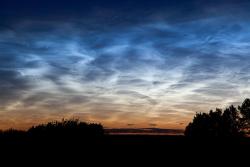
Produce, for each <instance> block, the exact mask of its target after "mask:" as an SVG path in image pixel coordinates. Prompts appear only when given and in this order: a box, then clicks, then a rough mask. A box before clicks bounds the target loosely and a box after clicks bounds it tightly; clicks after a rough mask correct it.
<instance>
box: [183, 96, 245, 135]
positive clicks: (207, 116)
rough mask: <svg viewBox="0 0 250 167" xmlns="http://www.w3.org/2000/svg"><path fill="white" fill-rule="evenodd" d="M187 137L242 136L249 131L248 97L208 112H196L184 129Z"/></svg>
mask: <svg viewBox="0 0 250 167" xmlns="http://www.w3.org/2000/svg"><path fill="white" fill-rule="evenodd" d="M184 133H185V136H188V137H195V138H196V137H244V136H247V135H248V134H249V133H250V99H245V100H244V102H243V103H242V105H240V106H238V108H236V107H234V106H233V105H231V106H229V107H227V108H226V109H225V110H224V111H223V110H222V109H218V108H217V109H216V110H215V111H213V110H211V111H210V112H209V113H196V115H195V116H194V119H193V121H192V122H191V123H189V124H188V126H187V127H186V129H185V132H184Z"/></svg>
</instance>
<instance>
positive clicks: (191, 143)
mask: <svg viewBox="0 0 250 167" xmlns="http://www.w3.org/2000/svg"><path fill="white" fill-rule="evenodd" d="M1 154H3V155H1V156H0V158H1V160H6V158H11V159H13V160H17V159H19V160H18V162H20V163H21V162H22V163H25V164H26V163H28V162H33V161H35V163H41V164H48V163H50V162H54V163H56V164H61V163H63V164H64V163H65V164H66V163H69V164H71V165H73V164H74V163H80V164H82V165H83V164H86V163H88V164H89V163H91V164H92V165H91V166H93V165H94V164H100V163H101V164H103V165H104V164H105V165H114V166H120V165H125V164H126V165H127V166H131V164H134V163H137V164H147V163H151V164H152V163H153V164H155V165H156V164H163V166H166V165H167V164H182V163H186V164H198V165H199V164H200V166H203V165H205V164H211V165H213V164H217V163H218V162H220V163H226V164H228V163H237V164H238V165H239V164H240V163H241V162H243V161H246V162H248V159H249V158H250V139H249V138H241V139H232V138H231V139H229V138H225V139H188V138H186V137H184V136H157V135H156V136H149V135H145V136H143V135H109V136H104V137H102V138H98V139H89V140H77V139H70V138H68V139H62V140H54V139H53V140H48V141H44V140H43V141H42V140H37V141H27V140H25V141H8V142H4V143H3V142H2V143H1ZM16 162H17V161H12V160H11V161H9V163H16ZM117 162H118V163H119V164H120V165H118V164H117ZM164 164H165V165H164ZM156 166H160V165H156ZM161 166H162V165H161Z"/></svg>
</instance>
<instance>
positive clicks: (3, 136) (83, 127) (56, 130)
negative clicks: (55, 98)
mask: <svg viewBox="0 0 250 167" xmlns="http://www.w3.org/2000/svg"><path fill="white" fill-rule="evenodd" d="M103 135H104V129H103V126H102V125H101V124H96V123H86V122H81V121H79V120H78V119H69V120H65V119H63V120H62V121H53V122H48V123H47V124H41V125H38V126H33V127H31V128H29V129H28V130H27V131H22V130H15V129H9V130H5V131H0V144H2V143H25V142H44V143H48V142H68V141H75V142H76V141H93V140H95V139H100V138H101V137H102V136H103Z"/></svg>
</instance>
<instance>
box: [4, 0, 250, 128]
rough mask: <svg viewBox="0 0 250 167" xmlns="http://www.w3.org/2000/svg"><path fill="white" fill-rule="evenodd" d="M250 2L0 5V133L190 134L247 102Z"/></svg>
mask: <svg viewBox="0 0 250 167" xmlns="http://www.w3.org/2000/svg"><path fill="white" fill-rule="evenodd" d="M249 9H250V1H249V2H248V1H243V0H217V1H212V0H210V1H209V0H207V1H205V0H204V1H201V0H188V1H187V0H183V1H181V0H179V1H178V0H172V1H170V0H166V1H161V0H152V1H149V0H148V1H147V0H127V1H119V0H117V1H115V0H89V1H87V0H86V1H85V0H82V1H80V0H68V1H66V0H1V2H0V77H1V78H0V99H1V100H0V129H5V128H10V127H14V128H27V127H29V126H31V125H33V124H38V123H42V122H46V121H51V120H55V119H61V118H63V117H64V118H72V117H74V118H80V119H81V120H84V121H94V122H101V123H103V124H104V126H105V127H152V126H153V127H163V128H184V127H185V126H186V124H187V123H188V122H189V121H191V119H192V117H193V116H194V114H195V113H196V112H207V111H208V110H209V109H214V108H216V107H225V106H227V105H229V104H236V105H237V104H239V103H240V102H242V101H243V99H244V98H246V97H250V60H249V58H250V10H249Z"/></svg>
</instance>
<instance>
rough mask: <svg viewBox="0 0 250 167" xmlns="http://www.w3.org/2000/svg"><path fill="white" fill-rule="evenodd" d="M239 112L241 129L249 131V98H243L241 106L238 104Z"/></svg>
mask: <svg viewBox="0 0 250 167" xmlns="http://www.w3.org/2000/svg"><path fill="white" fill-rule="evenodd" d="M238 109H239V111H240V113H241V126H242V129H243V130H244V131H245V132H246V133H249V129H250V99H246V100H244V102H243V103H242V105H241V106H238Z"/></svg>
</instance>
